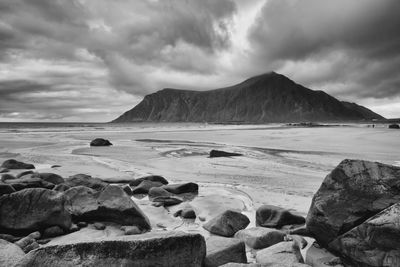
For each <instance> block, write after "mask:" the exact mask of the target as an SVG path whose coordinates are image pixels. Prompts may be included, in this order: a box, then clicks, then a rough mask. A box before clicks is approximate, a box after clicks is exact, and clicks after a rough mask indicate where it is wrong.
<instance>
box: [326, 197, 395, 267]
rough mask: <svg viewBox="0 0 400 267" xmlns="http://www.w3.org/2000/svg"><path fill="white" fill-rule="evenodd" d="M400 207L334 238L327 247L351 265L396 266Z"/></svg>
mask: <svg viewBox="0 0 400 267" xmlns="http://www.w3.org/2000/svg"><path fill="white" fill-rule="evenodd" d="M399 218H400V203H396V204H394V205H392V206H390V207H389V208H387V209H385V210H383V211H382V212H380V213H378V214H377V215H375V216H373V217H371V218H370V219H368V220H367V221H365V222H363V223H362V224H360V225H358V226H356V227H355V228H353V229H351V230H350V231H348V232H347V233H344V234H343V235H341V236H339V237H338V238H336V239H335V240H334V241H332V242H331V243H330V244H329V247H330V248H331V249H333V250H334V251H336V252H337V253H339V254H340V255H341V256H343V257H345V258H346V259H350V260H351V261H352V263H353V264H354V265H359V266H376V267H378V266H399V264H400V224H399Z"/></svg>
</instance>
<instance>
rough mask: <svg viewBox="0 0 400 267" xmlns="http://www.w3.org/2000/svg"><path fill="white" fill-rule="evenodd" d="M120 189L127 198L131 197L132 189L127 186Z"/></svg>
mask: <svg viewBox="0 0 400 267" xmlns="http://www.w3.org/2000/svg"><path fill="white" fill-rule="evenodd" d="M121 188H122V190H124V192H125V193H126V194H127V195H128V196H132V195H133V192H132V188H131V187H130V186H129V185H128V184H126V185H123V186H121Z"/></svg>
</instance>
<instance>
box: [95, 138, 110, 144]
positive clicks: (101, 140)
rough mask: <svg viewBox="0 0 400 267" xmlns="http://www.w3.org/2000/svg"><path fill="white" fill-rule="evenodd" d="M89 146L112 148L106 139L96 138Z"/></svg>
mask: <svg viewBox="0 0 400 267" xmlns="http://www.w3.org/2000/svg"><path fill="white" fill-rule="evenodd" d="M90 146H112V144H111V142H110V141H108V140H107V139H103V138H96V139H94V140H92V141H91V142H90Z"/></svg>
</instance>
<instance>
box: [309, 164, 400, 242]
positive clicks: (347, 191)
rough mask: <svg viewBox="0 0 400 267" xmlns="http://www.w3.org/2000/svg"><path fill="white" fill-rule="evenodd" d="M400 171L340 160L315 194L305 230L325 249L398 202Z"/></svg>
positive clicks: (398, 169)
mask: <svg viewBox="0 0 400 267" xmlns="http://www.w3.org/2000/svg"><path fill="white" fill-rule="evenodd" d="M399 177H400V167H395V166H390V165H386V164H381V163H378V162H369V161H362V160H348V159H347V160H343V161H342V162H341V163H340V164H339V165H338V166H337V167H336V168H335V169H334V170H333V171H332V172H331V173H330V174H329V175H328V176H327V177H326V178H325V180H324V181H323V183H322V185H321V187H320V188H319V189H318V191H317V193H315V195H314V197H313V200H312V203H311V207H310V210H309V212H308V215H307V223H306V225H307V229H308V231H309V232H311V233H312V234H313V236H314V237H315V238H316V240H317V241H318V243H319V244H320V245H322V246H324V247H326V246H327V245H328V244H329V243H330V242H332V241H333V240H334V239H335V238H337V237H338V236H340V235H342V234H344V233H346V232H347V231H349V230H351V229H353V228H354V227H356V226H358V225H360V224H361V223H362V222H364V221H366V220H367V219H368V218H370V217H371V216H373V215H375V214H377V213H378V212H380V211H382V210H384V209H386V208H388V207H389V206H391V205H393V204H395V203H397V202H399V201H400V186H399Z"/></svg>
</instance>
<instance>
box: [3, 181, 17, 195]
mask: <svg viewBox="0 0 400 267" xmlns="http://www.w3.org/2000/svg"><path fill="white" fill-rule="evenodd" d="M14 192H15V189H14V187H12V186H11V185H9V184H3V183H0V196H2V195H6V194H11V193H14Z"/></svg>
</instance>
